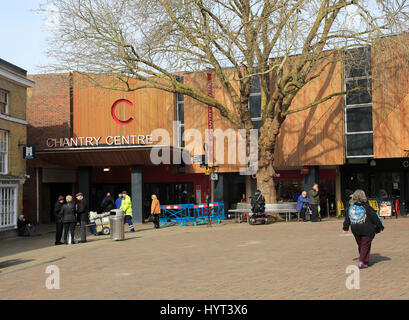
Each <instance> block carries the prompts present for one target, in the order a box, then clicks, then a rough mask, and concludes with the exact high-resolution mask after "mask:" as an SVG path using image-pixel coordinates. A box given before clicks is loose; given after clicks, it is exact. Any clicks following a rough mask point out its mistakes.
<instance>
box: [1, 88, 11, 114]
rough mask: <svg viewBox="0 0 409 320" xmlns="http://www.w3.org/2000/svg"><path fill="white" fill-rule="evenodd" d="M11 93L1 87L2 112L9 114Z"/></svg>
mask: <svg viewBox="0 0 409 320" xmlns="http://www.w3.org/2000/svg"><path fill="white" fill-rule="evenodd" d="M8 100H9V93H8V92H7V91H5V90H2V89H0V113H2V114H8V113H9V106H8Z"/></svg>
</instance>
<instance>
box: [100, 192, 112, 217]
mask: <svg viewBox="0 0 409 320" xmlns="http://www.w3.org/2000/svg"><path fill="white" fill-rule="evenodd" d="M115 208H116V206H115V202H114V199H112V197H111V193H109V192H108V193H107V196H106V197H105V199H104V200H102V203H101V212H110V211H111V210H113V209H115Z"/></svg>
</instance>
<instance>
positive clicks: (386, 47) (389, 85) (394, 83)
mask: <svg viewBox="0 0 409 320" xmlns="http://www.w3.org/2000/svg"><path fill="white" fill-rule="evenodd" d="M408 48H409V36H408V35H399V36H393V37H388V38H383V39H381V40H378V41H377V42H376V43H375V46H374V47H373V50H372V64H373V75H372V78H373V84H372V87H373V97H372V99H373V105H372V109H373V131H374V157H375V158H396V157H405V156H407V153H406V152H405V151H404V150H407V149H409V114H408V113H409V112H408V111H409V49H408Z"/></svg>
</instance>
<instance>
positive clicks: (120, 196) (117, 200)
mask: <svg viewBox="0 0 409 320" xmlns="http://www.w3.org/2000/svg"><path fill="white" fill-rule="evenodd" d="M115 205H116V208H117V209H119V208H121V205H122V193H120V194H118V199H116V200H115Z"/></svg>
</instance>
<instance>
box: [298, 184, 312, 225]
mask: <svg viewBox="0 0 409 320" xmlns="http://www.w3.org/2000/svg"><path fill="white" fill-rule="evenodd" d="M309 203H310V199H308V197H307V191H303V192H301V194H300V195H299V196H298V199H297V211H298V212H299V213H300V217H301V218H302V221H307V219H306V212H307V209H308V204H309Z"/></svg>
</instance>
